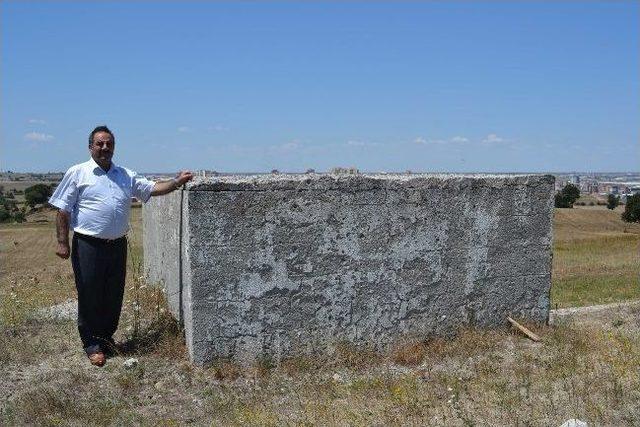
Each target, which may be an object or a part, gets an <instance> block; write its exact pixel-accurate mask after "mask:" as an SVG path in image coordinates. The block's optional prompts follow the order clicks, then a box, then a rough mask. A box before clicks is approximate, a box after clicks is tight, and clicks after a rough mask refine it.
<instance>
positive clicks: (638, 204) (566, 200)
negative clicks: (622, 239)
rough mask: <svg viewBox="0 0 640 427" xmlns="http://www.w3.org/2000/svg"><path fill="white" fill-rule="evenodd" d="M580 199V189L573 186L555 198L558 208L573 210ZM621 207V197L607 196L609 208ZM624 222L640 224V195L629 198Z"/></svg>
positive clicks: (561, 191) (566, 188)
mask: <svg viewBox="0 0 640 427" xmlns="http://www.w3.org/2000/svg"><path fill="white" fill-rule="evenodd" d="M579 198H580V189H579V188H578V187H577V186H575V185H573V184H567V185H565V186H564V187H563V188H562V189H561V190H560V191H558V192H557V193H556V195H555V196H554V205H555V207H556V208H561V209H567V208H573V205H574V204H575V203H576V201H577V200H578V199H579ZM619 205H620V197H618V196H616V195H615V194H609V195H608V196H607V208H608V209H611V210H613V209H615V208H617V207H618V206H619ZM621 217H622V220H623V221H626V222H640V194H634V195H632V196H630V197H627V203H626V204H625V207H624V212H623V213H622V215H621Z"/></svg>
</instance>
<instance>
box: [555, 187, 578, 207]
mask: <svg viewBox="0 0 640 427" xmlns="http://www.w3.org/2000/svg"><path fill="white" fill-rule="evenodd" d="M579 197H580V189H579V188H578V187H576V186H575V185H573V184H567V185H565V186H564V188H562V190H560V191H558V192H557V193H556V196H555V199H554V205H555V207H556V208H572V207H573V204H574V203H575V202H576V200H578V198H579Z"/></svg>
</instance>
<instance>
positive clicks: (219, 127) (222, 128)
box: [207, 125, 229, 132]
mask: <svg viewBox="0 0 640 427" xmlns="http://www.w3.org/2000/svg"><path fill="white" fill-rule="evenodd" d="M207 130H208V131H215V132H222V131H225V130H229V128H228V127H226V126H222V125H215V126H209V127H207Z"/></svg>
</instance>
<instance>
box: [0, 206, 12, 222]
mask: <svg viewBox="0 0 640 427" xmlns="http://www.w3.org/2000/svg"><path fill="white" fill-rule="evenodd" d="M10 219H11V213H10V212H9V211H8V210H6V209H5V208H4V206H0V222H7V221H9V220H10Z"/></svg>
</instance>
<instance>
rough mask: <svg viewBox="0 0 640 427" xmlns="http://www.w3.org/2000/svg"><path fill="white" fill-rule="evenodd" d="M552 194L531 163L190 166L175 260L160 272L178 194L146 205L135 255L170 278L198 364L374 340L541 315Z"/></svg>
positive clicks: (170, 244)
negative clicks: (388, 167)
mask: <svg viewBox="0 0 640 427" xmlns="http://www.w3.org/2000/svg"><path fill="white" fill-rule="evenodd" d="M552 194H553V177H551V176H533V175H530V176H514V175H511V176H507V175H502V176H495V175H494V176H482V175H476V176H473V175H467V176H461V175H415V174H413V175H350V176H330V175H276V176H257V177H238V176H236V177H220V178H216V179H215V180H210V181H197V182H193V183H191V184H190V185H189V186H188V188H187V189H186V190H185V192H184V193H183V197H184V200H183V204H182V206H183V213H182V224H183V225H182V227H183V228H182V237H181V242H182V246H183V248H182V266H181V271H182V273H181V274H179V275H176V274H175V271H166V270H167V269H172V268H176V266H175V264H172V261H171V260H172V259H173V258H172V257H171V255H170V254H174V253H176V251H177V250H178V249H176V240H175V239H176V233H175V232H174V231H173V232H172V231H171V230H175V229H176V227H177V228H178V229H179V227H178V226H177V225H176V223H177V222H178V219H177V218H178V212H176V209H173V210H172V207H173V208H175V207H176V206H180V204H179V203H177V204H176V202H175V200H173V201H172V200H167V201H160V200H162V199H159V201H158V202H155V201H154V202H153V203H152V204H149V205H148V206H146V207H145V211H144V216H145V227H148V228H145V265H147V266H148V269H149V272H150V274H151V278H152V280H157V279H163V280H164V282H165V284H167V287H168V288H169V289H175V288H176V285H174V284H171V285H169V284H168V283H169V282H170V281H175V280H178V281H179V282H181V289H182V307H183V312H184V315H183V317H182V318H183V321H184V325H185V330H186V335H187V344H188V347H189V351H190V355H191V357H192V359H193V360H194V361H195V362H196V363H206V362H208V361H211V360H213V359H215V358H218V357H231V358H235V359H236V360H239V361H243V362H248V361H251V360H253V359H255V358H257V357H262V356H268V357H272V358H275V359H278V358H281V357H284V356H288V355H292V354H297V353H310V352H315V351H328V350H329V351H330V350H331V349H332V348H333V347H334V346H335V344H336V343H338V342H341V341H343V342H344V341H346V342H351V343H354V344H358V345H366V346H369V347H373V348H377V349H384V348H385V347H387V346H388V345H389V344H391V343H393V342H394V341H395V340H398V339H401V338H407V337H426V336H429V335H432V334H448V333H452V332H454V331H455V330H456V329H457V328H458V327H459V326H460V325H477V326H480V327H490V326H497V325H502V324H503V323H504V321H505V317H506V316H507V315H508V314H511V315H513V316H517V317H519V318H522V319H527V320H532V321H539V322H544V321H546V320H547V319H548V315H549V288H550V283H551V238H552V234H551V223H552V207H553V203H552ZM158 211H161V213H160V214H159V213H158ZM160 217H161V218H160ZM156 221H160V222H156ZM148 224H150V226H148ZM158 235H160V236H158ZM178 238H179V239H180V237H179V236H178ZM147 242H148V243H147ZM165 246H166V248H164V247H165ZM147 250H149V252H147ZM161 251H164V252H162V255H159V254H160V252H161ZM178 270H180V268H179V267H178ZM176 276H180V277H176ZM178 288H180V285H178ZM172 304H173V303H172Z"/></svg>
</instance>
